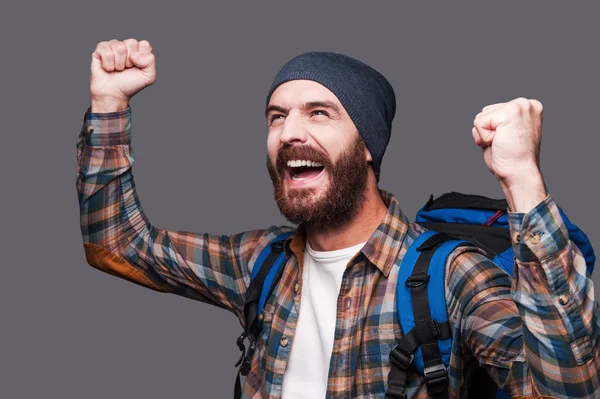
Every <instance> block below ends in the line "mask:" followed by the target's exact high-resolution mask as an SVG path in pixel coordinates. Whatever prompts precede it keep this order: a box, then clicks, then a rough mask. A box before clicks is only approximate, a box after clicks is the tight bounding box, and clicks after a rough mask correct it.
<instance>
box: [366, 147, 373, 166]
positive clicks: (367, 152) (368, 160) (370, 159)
mask: <svg viewBox="0 0 600 399" xmlns="http://www.w3.org/2000/svg"><path fill="white" fill-rule="evenodd" d="M365 160H366V161H367V163H373V157H372V156H371V153H370V152H369V149H368V148H367V146H365Z"/></svg>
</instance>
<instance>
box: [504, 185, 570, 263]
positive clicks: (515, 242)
mask: <svg viewBox="0 0 600 399" xmlns="http://www.w3.org/2000/svg"><path fill="white" fill-rule="evenodd" d="M508 222H509V226H510V233H511V241H512V246H513V250H514V252H515V257H516V258H517V260H519V261H522V262H533V261H540V260H542V259H545V258H547V257H551V256H553V255H555V254H557V253H558V252H559V251H560V250H561V249H563V248H564V247H565V246H566V245H567V244H568V242H569V232H568V230H567V227H566V226H565V223H564V221H563V219H562V217H561V216H560V212H559V209H558V205H556V203H555V202H554V200H553V199H552V197H550V195H548V196H547V197H546V199H545V200H544V201H542V202H540V203H539V204H538V205H537V206H536V207H535V208H533V209H532V210H531V211H529V212H528V213H526V214H525V213H516V212H508Z"/></svg>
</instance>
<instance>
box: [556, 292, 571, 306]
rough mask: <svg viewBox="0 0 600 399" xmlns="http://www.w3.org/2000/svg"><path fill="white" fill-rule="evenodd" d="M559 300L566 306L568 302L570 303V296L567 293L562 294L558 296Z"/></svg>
mask: <svg viewBox="0 0 600 399" xmlns="http://www.w3.org/2000/svg"><path fill="white" fill-rule="evenodd" d="M558 302H559V303H560V304H561V305H563V306H565V305H566V304H567V303H569V296H568V295H567V294H562V295H560V296H559V297H558Z"/></svg>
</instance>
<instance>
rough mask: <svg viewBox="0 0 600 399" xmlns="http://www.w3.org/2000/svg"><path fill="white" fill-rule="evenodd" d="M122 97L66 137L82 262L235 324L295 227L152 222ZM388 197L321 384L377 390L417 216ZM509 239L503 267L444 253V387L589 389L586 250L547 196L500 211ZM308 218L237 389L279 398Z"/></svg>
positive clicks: (411, 388) (412, 384)
mask: <svg viewBox="0 0 600 399" xmlns="http://www.w3.org/2000/svg"><path fill="white" fill-rule="evenodd" d="M134 159H135V155H134V151H133V148H132V146H131V108H130V107H128V108H127V109H126V110H123V111H119V112H112V113H91V112H90V108H88V110H87V112H86V113H85V115H84V117H83V125H82V128H81V132H80V134H79V137H78V140H77V160H78V165H77V181H76V185H77V192H78V198H79V204H80V217H81V233H82V236H83V245H84V250H85V256H86V260H87V262H88V263H89V264H90V265H91V266H93V267H95V268H98V269H100V270H102V271H104V272H107V273H111V274H113V275H115V276H118V277H121V278H124V279H126V280H129V281H132V282H134V283H137V284H141V285H143V286H146V287H148V288H151V289H153V290H156V291H160V292H170V293H173V294H177V295H182V296H185V297H188V298H192V299H196V300H200V301H203V302H208V303H211V304H214V305H216V306H220V307H223V308H225V309H227V310H229V311H231V312H233V313H234V314H235V315H236V316H237V317H238V318H239V319H240V322H241V323H242V324H243V316H242V313H243V307H244V302H245V295H246V289H247V288H248V285H249V281H250V273H251V271H252V268H253V266H254V263H255V261H256V258H257V256H258V254H259V253H260V251H261V250H262V248H264V247H265V246H266V245H267V244H268V243H269V241H270V240H272V239H273V238H274V237H276V236H277V235H278V234H281V233H283V232H287V231H294V228H292V227H286V226H282V227H276V226H272V227H269V228H266V229H260V230H252V231H246V232H243V233H240V234H235V235H211V234H197V233H192V232H186V231H172V230H166V229H163V228H159V227H157V226H154V225H152V224H151V223H150V222H149V221H148V219H147V217H146V215H145V214H144V212H143V210H142V207H141V205H140V200H139V197H138V195H137V193H136V190H135V183H134V180H133V175H132V166H133V163H134ZM381 194H382V198H383V200H384V202H385V203H386V205H387V206H388V211H387V214H386V216H385V217H384V219H383V220H382V221H381V224H380V225H379V227H378V228H377V229H376V230H375V231H374V232H373V234H372V236H371V237H370V239H369V240H368V241H367V243H366V245H365V246H364V247H363V248H362V250H361V251H360V252H359V253H358V254H357V255H356V256H355V257H353V258H352V260H351V261H350V262H349V264H348V266H347V268H346V271H345V273H344V276H343V281H342V286H341V292H340V294H339V302H338V312H337V320H336V327H335V341H334V345H333V351H332V354H331V362H330V365H329V376H328V381H327V398H348V397H352V398H356V397H360V398H383V397H384V395H385V391H386V387H387V376H388V373H389V371H390V361H389V358H388V355H389V353H390V351H391V349H392V348H393V347H394V346H395V344H396V343H397V341H398V340H399V338H400V337H401V336H402V332H401V330H400V326H399V325H398V321H397V315H396V313H397V309H396V301H395V291H396V288H395V287H396V280H397V275H398V269H399V266H398V265H399V263H400V261H401V259H402V257H403V255H404V253H405V252H406V250H407V248H408V247H409V245H410V244H411V243H412V242H413V240H414V239H415V238H416V237H417V236H418V234H419V233H421V232H422V231H423V230H424V229H423V228H422V227H421V226H419V225H417V224H415V223H412V222H410V221H409V220H408V219H407V218H406V216H405V215H404V214H403V213H402V211H401V209H400V206H399V203H398V201H397V200H396V198H394V196H393V195H391V194H389V193H386V192H385V191H381ZM509 220H510V230H511V236H512V237H514V240H513V247H514V250H515V255H516V258H515V270H514V278H513V279H511V278H510V277H509V276H507V275H506V274H505V273H504V272H503V271H502V270H501V269H500V268H499V267H497V266H496V265H495V264H494V263H493V262H492V261H490V260H489V259H487V258H486V257H485V256H484V255H483V252H482V251H480V250H478V249H476V248H473V247H460V248H459V249H457V250H456V251H455V252H454V253H453V255H451V256H450V258H449V259H448V263H447V265H446V277H445V282H446V292H445V297H446V302H447V305H448V316H449V321H450V325H451V328H452V336H453V337H452V353H451V357H450V366H449V369H448V374H449V380H450V382H449V396H450V397H451V398H458V397H461V395H463V394H464V392H465V387H464V385H465V384H464V380H465V375H466V373H467V371H468V370H469V369H470V368H471V367H474V366H475V365H476V364H479V365H481V366H483V367H484V368H485V369H486V370H487V371H488V372H489V374H490V375H491V377H492V378H493V379H494V380H495V381H496V383H497V384H498V385H499V386H501V387H503V388H504V389H505V390H508V391H509V392H510V393H511V394H512V395H513V396H515V397H520V396H538V395H547V396H552V397H559V398H575V397H577V398H594V397H595V398H598V397H600V376H599V371H600V354H599V353H600V339H599V335H600V321H599V320H600V318H599V317H598V316H599V308H598V303H597V302H596V301H595V297H594V288H593V284H592V280H591V279H590V278H589V276H587V275H586V265H585V261H584V259H583V257H582V255H581V253H580V252H579V250H578V249H577V247H576V246H575V245H574V244H573V243H572V242H571V241H570V240H569V237H568V232H567V229H566V227H565V225H564V223H563V221H562V219H561V217H560V215H559V212H558V208H557V205H556V204H555V203H554V201H553V199H552V198H551V197H550V196H549V197H548V198H546V200H545V201H543V202H542V203H540V204H539V205H538V206H536V207H535V209H533V210H531V211H530V212H529V213H527V214H517V213H509ZM304 244H305V232H304V229H303V228H302V226H299V227H298V229H297V230H296V231H295V233H294V235H293V238H292V239H291V241H288V243H287V245H286V251H287V252H288V254H289V257H288V261H287V263H286V264H285V266H284V273H283V277H282V278H281V281H280V283H279V284H278V285H277V287H276V289H275V291H274V294H273V295H272V296H271V297H270V299H269V300H268V302H267V304H266V305H265V308H264V312H263V317H264V320H263V327H262V330H261V335H260V337H259V342H258V348H257V352H256V354H255V356H254V358H253V359H252V363H251V369H250V374H249V375H248V376H247V377H246V380H245V383H244V387H243V394H244V397H246V398H280V397H281V388H282V383H283V379H284V374H285V370H286V365H287V362H288V360H289V355H290V350H291V347H292V345H293V342H294V331H295V329H296V323H297V321H298V309H299V307H300V306H299V303H300V300H301V298H300V296H301V291H302V290H301V289H300V287H301V286H302V272H301V268H302V259H303V251H304ZM424 382H425V381H424V378H423V377H422V376H421V375H418V374H417V373H413V374H411V375H410V378H409V381H408V388H407V394H408V397H415V398H425V397H427V390H426V387H425V384H424Z"/></svg>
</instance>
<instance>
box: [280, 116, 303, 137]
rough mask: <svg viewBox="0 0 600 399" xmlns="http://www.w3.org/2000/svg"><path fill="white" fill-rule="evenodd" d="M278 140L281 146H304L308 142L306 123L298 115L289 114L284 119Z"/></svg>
mask: <svg viewBox="0 0 600 399" xmlns="http://www.w3.org/2000/svg"><path fill="white" fill-rule="evenodd" d="M279 139H280V140H281V142H282V143H283V144H294V143H295V144H304V143H306V141H307V140H308V131H307V126H306V123H305V122H304V121H303V120H302V118H301V117H300V116H299V115H296V114H295V113H293V112H291V113H290V114H288V116H287V117H286V118H285V122H284V124H283V129H282V130H281V134H280V136H279Z"/></svg>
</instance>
